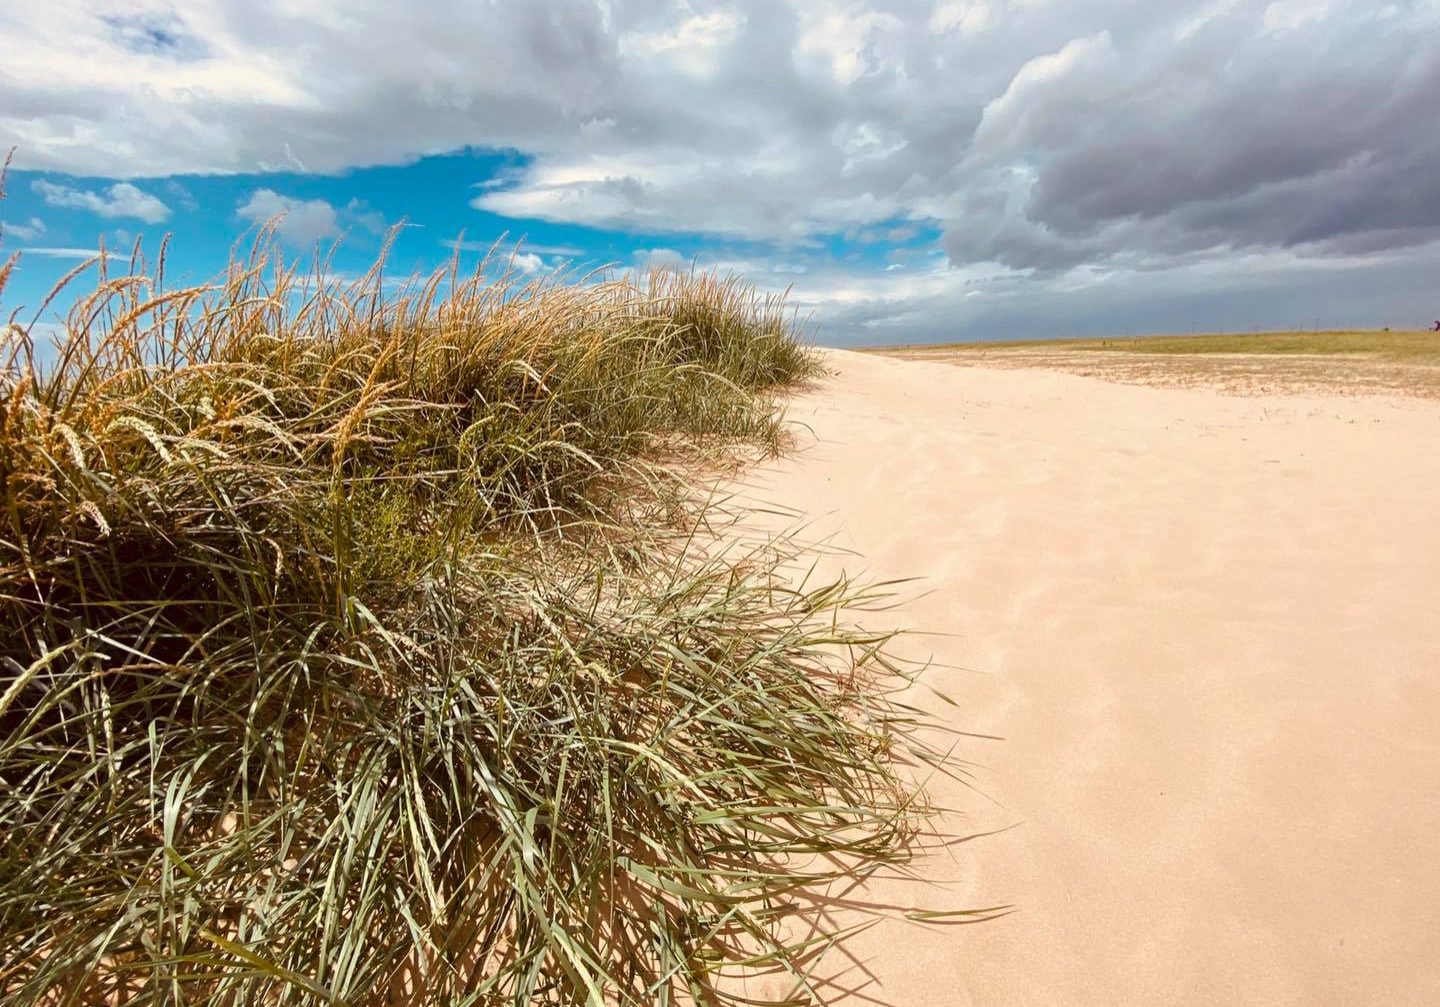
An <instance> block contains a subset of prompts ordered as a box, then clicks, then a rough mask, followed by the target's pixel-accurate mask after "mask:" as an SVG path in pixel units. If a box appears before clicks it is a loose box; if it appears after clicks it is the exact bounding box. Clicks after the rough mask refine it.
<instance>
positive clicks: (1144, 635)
mask: <svg viewBox="0 0 1440 1007" xmlns="http://www.w3.org/2000/svg"><path fill="white" fill-rule="evenodd" d="M831 366H832V367H833V368H834V369H835V370H836V371H837V372H838V374H837V375H836V377H834V378H833V379H832V380H830V381H828V382H826V383H825V384H824V385H823V386H822V387H820V388H818V389H816V390H815V391H813V392H807V393H806V394H804V395H802V396H801V397H799V398H798V399H797V400H796V401H795V402H794V403H793V405H792V407H791V410H790V415H791V417H792V419H794V420H796V421H798V422H799V423H803V424H808V425H809V426H810V427H811V428H812V429H813V434H814V436H813V438H812V437H811V436H810V435H809V434H808V433H802V435H801V438H800V440H801V443H800V445H799V447H798V450H797V452H795V453H794V454H792V455H790V456H789V457H787V458H785V459H782V460H780V461H778V462H775V463H771V464H768V465H766V466H764V467H762V468H761V469H759V470H756V471H752V472H751V473H749V475H748V476H746V478H745V482H746V486H745V489H744V490H743V492H744V493H745V494H747V495H748V497H749V499H750V500H751V501H755V502H758V501H763V502H766V503H774V504H780V505H782V506H786V507H790V508H794V509H796V510H798V511H802V512H804V513H805V514H807V515H808V516H809V520H810V528H809V530H808V531H807V535H808V536H809V537H812V538H830V539H831V540H832V542H833V544H834V545H836V546H837V547H840V548H843V549H849V550H854V552H855V554H856V555H855V556H853V557H849V558H839V559H834V560H832V561H830V562H831V564H832V565H838V566H844V567H846V568H847V569H848V570H850V571H851V572H860V571H862V570H863V571H867V572H868V573H869V574H871V575H873V576H877V577H882V578H891V577H919V578H923V580H922V582H921V583H920V584H918V585H914V586H913V589H911V590H912V591H913V593H917V594H918V593H919V592H922V591H928V594H924V595H923V596H922V597H918V598H914V599H913V600H911V601H909V602H907V603H906V604H905V605H904V607H903V609H902V610H900V611H899V612H896V613H894V614H892V615H884V616H870V617H868V621H869V622H870V623H871V624H875V625H880V624H886V625H906V626H910V627H914V628H920V629H925V630H931V631H937V632H941V633H946V634H951V635H950V636H948V637H945V638H929V639H926V640H924V641H912V642H911V643H909V644H908V645H907V646H908V648H909V649H910V650H911V651H912V652H913V651H915V650H916V649H917V647H919V648H923V649H924V650H927V651H933V653H934V655H935V658H936V660H937V661H938V662H940V663H941V664H943V665H949V666H953V667H948V668H945V667H936V668H932V669H931V670H930V671H929V672H928V673H927V674H926V676H925V681H926V682H928V683H929V684H930V685H933V686H934V687H935V688H937V689H939V690H941V691H943V692H945V693H948V694H950V695H951V696H952V697H953V698H954V699H955V700H957V701H958V702H959V704H960V708H959V710H958V711H956V710H946V708H945V707H944V706H943V705H942V704H940V703H938V702H937V701H935V700H934V699H933V698H930V697H928V694H926V693H925V692H924V691H923V690H916V691H915V693H914V696H915V699H916V700H917V701H919V702H922V703H924V704H925V705H927V706H928V707H930V708H932V709H935V710H937V711H944V712H943V715H944V716H945V717H946V718H947V719H948V720H949V721H950V722H951V723H953V724H954V725H955V726H957V727H960V728H963V729H965V730H968V731H977V732H982V733H986V734H995V735H1001V736H1003V737H1004V739H1005V740H1004V741H1003V742H970V743H967V744H966V745H965V746H964V747H963V748H962V750H961V753H962V754H963V755H964V756H966V757H968V758H971V759H974V760H976V761H978V762H982V763H983V764H984V767H983V768H982V769H980V770H979V771H978V785H979V786H980V788H981V789H982V790H983V791H984V792H985V794H986V795H988V797H989V798H993V802H991V801H989V800H987V799H986V798H984V797H981V796H979V795H977V794H976V793H974V792H971V791H967V790H966V789H964V788H963V787H961V786H958V785H955V784H952V783H942V784H941V785H938V786H935V788H934V790H935V797H936V799H937V800H938V801H939V802H941V803H943V804H946V805H951V806H957V807H961V808H964V809H966V811H967V812H968V814H967V816H965V817H959V816H952V817H950V818H948V819H947V821H946V823H945V824H946V827H947V828H948V829H949V830H950V831H952V832H953V833H955V834H963V833H965V832H973V831H978V830H988V829H993V828H997V827H1001V826H1005V825H1011V824H1014V825H1015V826H1016V827H1015V828H1014V829H1013V830H1011V831H1009V832H1006V833H1003V834H1001V835H998V836H992V837H990V838H986V839H982V840H977V841H975V842H972V843H969V844H966V845H964V846H961V847H958V849H957V850H956V851H955V853H954V854H953V855H951V854H943V855H938V856H932V857H931V858H929V859H928V860H927V861H926V862H925V864H924V865H923V867H922V872H923V874H924V875H925V877H926V878H928V879H930V880H931V881H932V882H934V883H935V884H937V885H944V886H945V887H944V890H939V889H932V888H927V887H922V886H915V885H906V884H902V883H900V882H881V883H873V884H872V885H871V886H870V887H869V889H868V891H867V892H866V893H864V894H865V896H866V897H869V898H873V899H875V900H876V901H878V902H881V903H888V904H895V905H900V906H940V907H949V908H954V907H963V906H990V905H995V904H997V903H1014V904H1015V906H1016V909H1017V911H1016V912H1015V913H1014V914H1013V915H1011V916H1008V917H1006V918H1004V919H1001V920H998V921H995V922H991V923H985V924H982V925H978V926H967V927H952V928H948V929H943V928H941V929H936V928H925V927H921V926H918V925H916V924H913V923H908V922H905V921H903V920H901V921H894V922H886V923H883V924H881V925H880V926H878V927H876V928H874V929H872V930H870V931H868V932H866V933H864V934H862V935H860V936H859V937H857V938H855V939H853V940H852V941H851V942H849V944H848V945H847V946H846V947H847V950H848V953H849V954H850V955H852V956H853V957H854V958H855V959H856V960H857V962H858V963H859V964H857V965H853V966H849V967H847V966H846V965H845V963H844V962H843V961H842V960H841V959H840V958H839V957H838V956H837V955H836V954H833V953H832V955H831V956H830V958H829V959H827V965H826V969H825V971H826V972H827V973H828V974H830V975H831V976H832V977H835V978H836V981H837V985H835V986H830V987H828V988H827V989H826V991H825V996H826V999H827V1002H834V1003H841V1004H857V1005H858V1004H862V1003H875V1002H879V1003H888V1004H894V1005H896V1007H919V1005H927V1004H944V1005H958V1004H982V1005H1010V1004H1026V1005H1050V1004H1057V1005H1089V1004H1106V1005H1111V1004H1113V1005H1121V1007H1128V1005H1150V1004H1157V1005H1163V1004H1197V1005H1198V1004H1205V1005H1212V1004H1217V1005H1218V1004H1224V1005H1233V1004H1307V1005H1309V1004H1316V1005H1330V1004H1385V1005H1400V1004H1431V1003H1440V405H1437V404H1436V403H1435V402H1427V401H1419V400H1398V399H1383V398H1372V399H1364V398H1339V397H1333V398H1279V397H1276V398H1240V397H1228V396H1225V395H1222V394H1218V393H1215V392H1210V391H1179V390H1173V389H1157V388H1142V387H1132V386H1124V385H1117V384H1107V383H1103V382H1101V381H1097V380H1094V379H1090V378H1083V377H1076V376H1072V375H1066V374H1057V373H1049V372H1043V371H1024V370H1008V371H1000V370H983V369H971V368H961V367H953V366H947V365H945V364H938V363H924V362H910V361H898V360H893V359H886V358H881V357H873V356H862V355H857V354H849V353H836V354H834V355H833V356H832V357H831ZM962 667H963V668H966V669H971V670H958V669H959V668H962ZM773 983H774V980H762V981H760V983H758V984H757V985H756V986H755V987H753V988H754V989H756V991H760V989H761V988H762V986H763V988H764V989H765V990H766V991H773V990H775V989H778V988H779V987H778V986H775V985H773ZM766 984H769V985H766ZM842 988H848V989H852V990H854V991H855V992H854V993H853V994H851V995H848V996H845V995H842V994H841V993H840V990H841V989H842Z"/></svg>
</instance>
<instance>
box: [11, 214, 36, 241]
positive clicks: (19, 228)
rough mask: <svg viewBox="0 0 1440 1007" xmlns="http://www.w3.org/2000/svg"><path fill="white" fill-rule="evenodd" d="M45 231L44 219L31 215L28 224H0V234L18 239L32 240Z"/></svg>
mask: <svg viewBox="0 0 1440 1007" xmlns="http://www.w3.org/2000/svg"><path fill="white" fill-rule="evenodd" d="M44 233H45V221H43V220H41V219H40V218H39V217H31V218H30V222H29V223H28V224H0V236H4V237H7V238H16V239H18V240H20V241H34V240H35V239H36V238H38V237H40V235H42V234H44Z"/></svg>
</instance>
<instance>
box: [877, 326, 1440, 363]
mask: <svg viewBox="0 0 1440 1007" xmlns="http://www.w3.org/2000/svg"><path fill="white" fill-rule="evenodd" d="M1029 347H1033V348H1036V349H1052V350H1073V351H1077V352H1088V351H1096V352H1112V353H1158V354H1212V353H1267V354H1270V353H1277V354H1306V353H1312V354H1322V355H1336V354H1350V355H1354V356H1359V357H1365V358H1368V359H1372V360H1376V361H1387V362H1394V363H1421V364H1440V333H1434V332H1422V331H1401V332H1390V331H1383V330H1336V331H1321V332H1255V333H1243V332H1242V333H1225V334H1206V335H1194V336H1134V337H1113V338H1109V339H1026V340H1012V341H1003V340H996V341H993V342H978V343H937V344H933V345H930V344H927V345H924V346H914V347H905V349H914V350H918V351H931V350H935V351H940V350H966V351H979V350H992V349H993V350H1008V349H1021V348H1029ZM893 349H897V348H884V349H881V348H877V351H878V352H888V351H890V350H893Z"/></svg>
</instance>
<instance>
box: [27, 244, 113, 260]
mask: <svg viewBox="0 0 1440 1007" xmlns="http://www.w3.org/2000/svg"><path fill="white" fill-rule="evenodd" d="M21 251H22V252H23V253H24V254H26V255H38V256H41V257H42V258H46V259H93V258H94V257H95V256H97V255H99V254H100V249H98V248H65V247H38V248H23V249H21ZM111 254H112V253H110V252H106V253H105V256H106V258H109V257H110V255H111Z"/></svg>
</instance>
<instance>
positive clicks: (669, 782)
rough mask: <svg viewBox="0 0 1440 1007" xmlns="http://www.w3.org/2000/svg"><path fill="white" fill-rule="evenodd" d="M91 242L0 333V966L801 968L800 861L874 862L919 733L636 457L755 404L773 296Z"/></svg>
mask: <svg viewBox="0 0 1440 1007" xmlns="http://www.w3.org/2000/svg"><path fill="white" fill-rule="evenodd" d="M90 268H91V269H93V270H94V271H95V272H96V273H97V275H98V282H97V284H96V286H95V289H94V290H93V292H90V293H87V294H84V295H83V296H75V300H74V305H73V307H72V308H71V309H70V311H69V314H68V319H67V322H66V325H65V329H66V336H65V339H64V340H63V342H62V343H60V344H59V345H58V346H57V347H55V348H54V350H53V352H52V353H49V354H46V353H44V352H42V350H41V348H39V347H37V346H36V345H35V342H34V340H33V339H32V336H31V334H30V332H29V330H27V329H26V328H24V327H22V326H12V327H11V328H10V329H9V330H8V336H7V341H6V344H5V346H4V349H3V351H0V353H3V355H0V365H3V366H0V494H3V502H0V505H3V515H0V523H3V531H0V963H4V964H3V965H0V995H3V999H4V1000H5V1002H6V1003H8V1004H12V1005H17V1007H18V1005H38V1004H69V1003H85V1004H90V1003H102V1002H125V1003H130V1004H198V1003H204V1004H236V1005H240V1004H277V1005H278V1004H311V1003H344V1004H357V1005H360V1004H379V1003H390V1002H406V1003H415V1004H436V1005H439V1004H446V1005H452V1004H517V1005H521V1004H539V1003H552V1004H591V1005H597V1007H598V1005H600V1004H604V1003H624V1004H666V1003H715V1004H722V1003H741V1002H753V1001H749V1000H744V999H742V998H740V997H739V996H738V995H737V994H734V993H731V992H727V991H726V984H725V983H724V982H723V981H722V978H721V977H722V973H723V972H724V971H725V970H726V969H727V968H731V969H733V968H734V967H735V964H736V963H737V962H739V963H743V965H744V967H745V968H749V969H754V968H759V967H770V968H780V969H784V970H788V971H791V972H792V973H793V974H794V977H795V986H796V988H797V989H798V990H800V991H801V993H802V996H801V999H799V1000H792V1001H787V1002H807V1001H806V1000H805V999H804V996H803V991H804V990H805V988H806V985H807V983H806V979H805V972H806V968H807V961H808V959H809V957H810V955H811V952H812V951H813V949H814V948H815V947H816V946H817V942H816V939H815V938H813V937H804V938H801V937H796V936H795V934H797V933H808V931H806V930H805V929H804V928H797V927H795V926H793V923H794V920H793V917H794V916H795V915H796V914H799V913H801V912H802V909H801V906H802V904H804V900H802V899H800V898H799V897H798V895H799V893H803V892H805V891H808V890H813V888H814V887H815V886H816V885H818V884H821V883H823V882H825V881H826V880H827V879H829V878H831V877H833V876H835V875H836V873H837V872H840V871H848V870H859V871H862V872H863V871H865V870H869V869H874V868H875V867H877V866H878V865H883V864H892V863H901V862H903V861H904V860H905V858H906V857H907V856H908V855H909V854H908V853H907V845H906V842H907V839H908V838H909V837H910V836H912V835H913V834H914V832H915V830H916V828H917V827H918V825H919V823H920V821H921V819H922V815H923V808H922V807H921V804H920V801H919V799H918V797H917V796H916V795H915V794H914V793H913V792H912V791H911V790H910V789H909V788H908V787H907V786H906V785H905V784H904V783H903V782H902V779H901V777H900V775H899V774H898V773H897V771H896V768H895V764H896V760H897V759H899V758H909V757H911V756H912V755H917V756H919V757H921V758H927V759H929V758H932V757H933V753H932V752H931V751H930V750H929V749H928V748H927V747H925V746H924V745H923V744H922V743H921V742H919V741H917V740H916V736H915V734H914V730H915V728H916V726H917V725H916V724H915V722H914V720H913V717H912V715H911V713H910V712H909V711H907V710H906V709H905V708H904V707H902V706H900V705H898V703H897V702H896V701H895V700H894V699H893V695H892V693H891V692H890V691H889V690H890V689H891V688H892V687H894V686H897V685H899V684H902V683H903V676H901V675H900V674H899V671H898V669H897V668H896V667H895V666H894V665H893V664H892V663H891V662H890V661H889V660H888V659H887V658H886V657H885V652H884V649H883V644H884V640H883V639H881V638H875V637H870V636H866V635H864V634H862V633H859V632H858V631H855V630H849V629H846V628H844V625H843V623H841V622H840V621H839V620H838V619H837V613H838V612H840V611H841V610H842V609H844V607H845V606H846V605H848V604H852V603H853V602H854V601H855V600H856V598H855V596H854V594H853V593H852V592H851V590H850V589H849V587H848V586H847V585H844V584H830V585H823V586H813V585H812V586H810V587H804V586H802V587H799V588H797V587H795V586H793V585H790V584H789V583H788V582H787V581H786V580H785V579H784V578H783V577H781V576H779V574H778V572H777V564H778V563H780V562H782V561H783V560H784V558H785V557H784V556H783V555H775V554H773V553H749V554H745V555H740V556H736V555H733V554H728V553H726V554H723V558H717V556H716V555H715V554H716V553H717V552H722V553H723V551H717V550H712V549H707V548H704V546H703V542H702V541H701V540H699V539H696V538H695V537H694V535H693V532H694V529H695V528H696V527H697V526H698V524H699V523H700V522H702V521H703V520H704V519H705V517H706V510H705V506H704V504H703V503H702V502H699V501H697V500H696V499H695V498H694V497H693V495H692V494H690V493H689V492H688V491H687V490H686V489H685V484H684V481H683V479H682V478H681V476H680V475H679V474H678V470H677V469H676V467H675V466H674V465H673V464H662V463H661V461H660V459H671V460H673V459H675V458H676V457H677V456H678V457H681V458H684V459H687V460H691V461H693V460H696V459H702V460H703V458H704V457H706V456H707V454H708V453H710V452H713V451H715V450H718V449H721V448H726V449H728V448H731V447H734V446H735V445H737V444H759V445H761V446H763V447H768V448H773V447H774V446H775V445H776V444H777V443H778V439H779V437H780V434H781V430H782V427H781V421H780V417H779V415H778V412H777V410H776V407H775V402H774V394H775V393H776V392H777V391H779V390H781V389H783V388H784V387H786V386H788V385H792V384H794V383H795V382H798V381H803V380H805V379H807V378H809V377H810V376H812V375H814V374H815V373H816V371H817V362H816V358H815V357H814V356H813V355H812V354H811V353H810V352H809V351H807V350H806V349H804V348H803V347H802V346H801V345H800V344H799V343H798V342H797V341H796V339H795V333H794V329H793V325H792V322H791V321H790V317H789V316H788V315H787V313H786V311H785V308H784V305H783V303H781V302H780V301H778V300H774V299H765V298H762V297H759V296H757V295H756V294H755V293H754V292H753V291H752V290H751V289H750V288H748V287H746V286H744V285H743V284H741V283H739V282H738V281H736V280H733V279H721V278H717V277H713V276H703V275H689V274H681V273H673V272H653V273H651V274H649V276H648V277H642V278H639V279H616V278H605V277H589V278H581V279H580V280H579V281H578V282H565V281H564V278H554V277H551V278H545V279H532V280H525V281H523V282H522V281H521V280H520V279H518V278H517V277H515V276H514V275H512V274H510V273H507V272H506V271H505V270H504V267H503V263H500V262H494V261H491V262H487V263H485V264H484V265H482V266H481V267H480V268H479V269H478V270H477V271H476V272H475V273H473V274H470V275H462V274H461V273H460V272H459V270H458V268H457V267H456V266H455V265H454V264H452V266H451V268H449V269H447V270H444V271H441V272H438V273H436V274H435V275H433V276H430V277H427V278H422V279H418V280H415V281H412V282H410V283H408V284H405V285H403V286H402V287H400V288H399V289H396V288H393V287H392V286H391V285H389V283H388V282H387V281H386V280H385V279H384V276H383V269H382V264H381V263H377V265H376V267H375V268H374V269H373V270H372V271H371V272H370V273H369V274H367V275H366V276H364V277H361V278H359V279H357V280H354V281H353V282H348V283H344V284H340V283H336V282H334V281H333V280H332V279H329V278H327V277H326V276H325V272H324V268H323V265H322V266H318V267H316V268H315V269H314V270H312V271H309V272H304V273H302V272H301V271H300V270H299V269H298V268H297V267H296V266H294V265H291V264H287V263H286V262H284V261H283V260H282V259H281V258H280V257H279V255H278V254H277V253H276V251H275V250H274V248H273V247H272V246H271V244H270V243H269V240H268V235H264V234H262V235H261V239H260V241H259V242H258V243H257V245H256V247H255V248H254V250H253V251H251V252H250V253H249V254H248V255H247V256H245V257H243V258H240V259H237V260H236V261H235V262H233V263H232V264H231V266H230V267H229V269H228V271H227V272H226V273H225V275H224V276H222V277H221V278H220V279H218V280H217V281H216V282H215V283H213V284H210V285H207V286H203V287H190V288H183V289H169V288H168V287H167V286H166V284H165V279H164V259H163V252H162V256H161V259H160V261H159V262H157V263H154V264H147V263H146V262H145V261H144V260H143V259H142V258H141V257H140V255H139V253H138V251H137V252H136V254H135V256H134V257H133V258H132V260H131V261H130V264H129V268H128V269H126V270H123V271H119V272H111V271H109V270H108V269H107V263H106V260H105V259H103V258H101V259H97V260H95V261H94V262H92V263H91V264H90ZM71 285H72V286H73V278H72V281H71ZM0 292H3V287H0ZM67 292H68V288H67Z"/></svg>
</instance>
